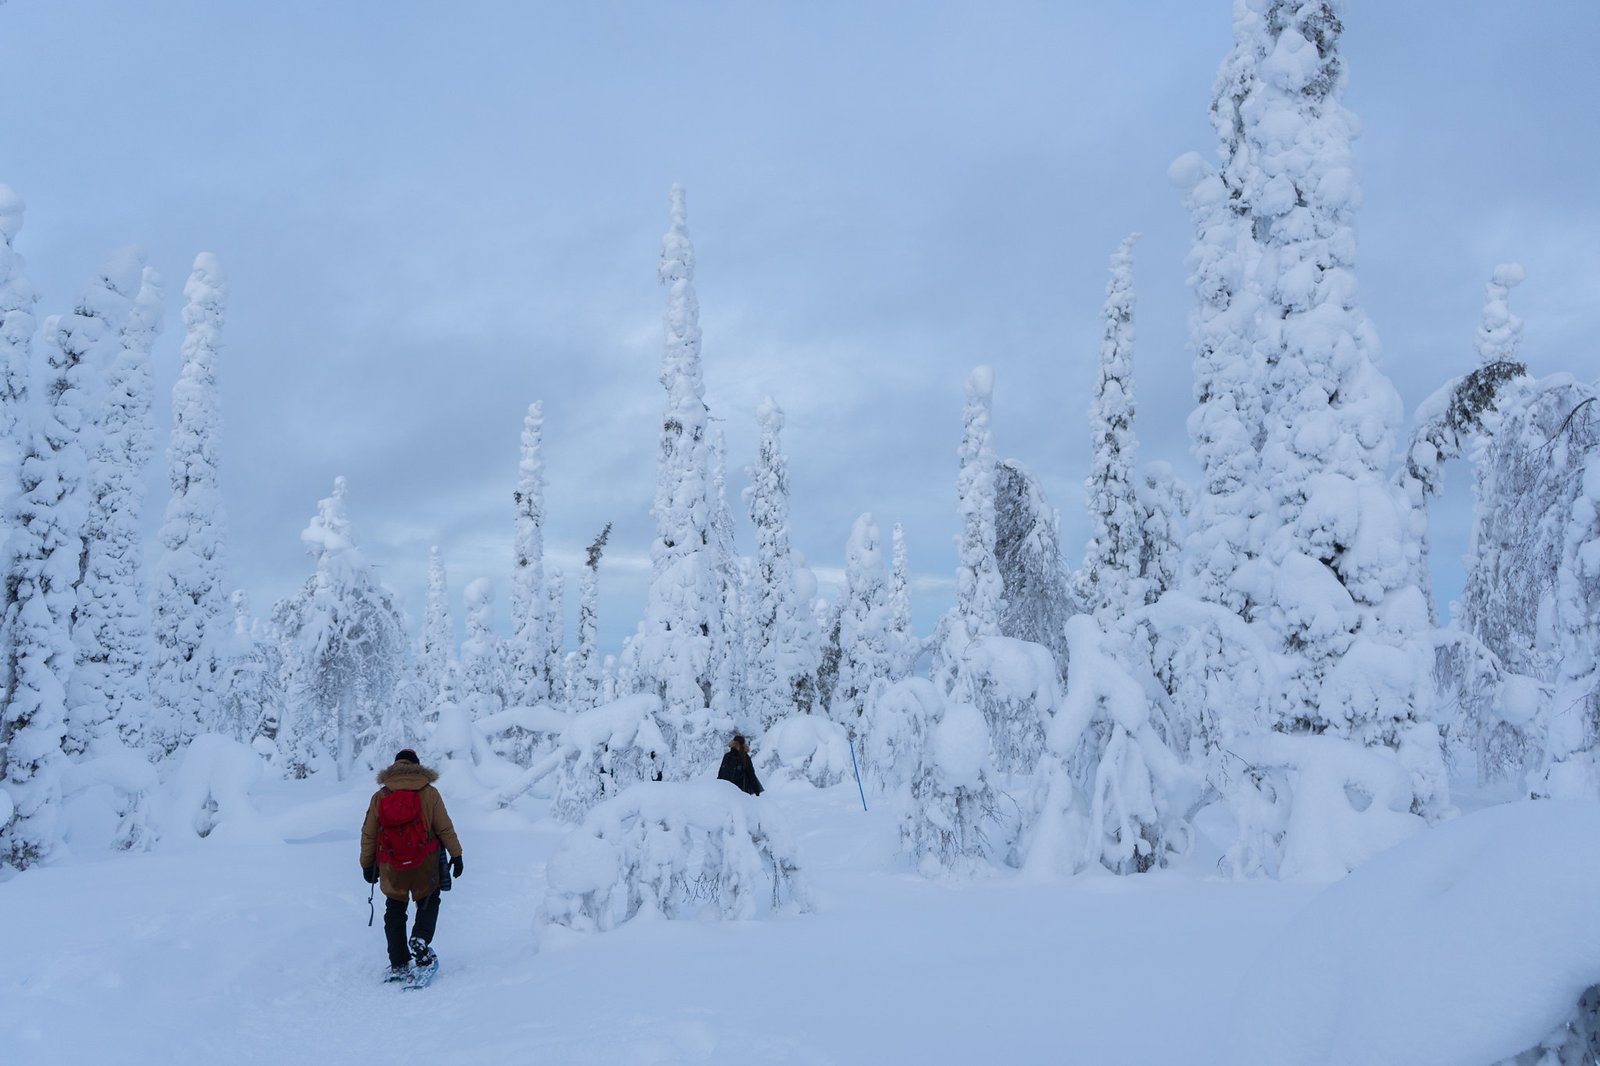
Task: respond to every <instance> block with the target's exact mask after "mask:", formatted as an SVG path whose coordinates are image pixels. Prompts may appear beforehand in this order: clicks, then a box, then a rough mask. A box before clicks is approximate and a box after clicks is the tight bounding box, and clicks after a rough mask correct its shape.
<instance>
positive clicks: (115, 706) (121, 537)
mask: <svg viewBox="0 0 1600 1066" xmlns="http://www.w3.org/2000/svg"><path fill="white" fill-rule="evenodd" d="M96 284H97V285H99V286H103V287H104V288H105V289H106V290H107V291H106V292H105V293H103V294H102V295H101V297H100V298H101V299H102V300H103V301H104V302H105V303H107V304H108V305H114V306H115V307H116V308H117V314H118V316H119V318H120V320H121V328H120V331H119V334H120V335H119V336H118V338H117V343H116V345H115V349H116V350H115V351H114V352H108V354H110V355H111V360H110V362H109V366H108V368H107V373H106V378H105V390H104V394H103V397H102V401H101V404H100V409H99V412H98V416H99V417H98V419H97V424H98V430H99V432H98V434H97V435H96V437H95V440H94V445H93V452H92V454H91V455H90V457H89V489H88V491H89V512H88V520H87V522H86V524H85V526H84V557H83V576H82V579H81V580H80V582H79V584H78V605H77V610H76V612H75V614H74V618H73V627H72V635H73V641H74V642H75V643H76V644H77V646H78V663H77V667H76V669H75V670H74V673H73V683H72V687H71V688H70V689H69V691H68V694H67V703H68V706H69V708H70V711H69V718H68V731H67V738H66V745H65V746H66V750H67V752H68V754H71V755H77V756H81V755H83V754H84V753H85V752H86V751H87V750H88V749H89V747H90V746H91V745H92V744H94V743H95V742H96V741H97V740H101V739H109V738H110V737H111V736H112V735H113V734H115V735H116V737H117V739H118V740H119V742H121V743H122V744H124V745H126V746H131V747H135V748H140V747H143V745H144V740H145V738H144V727H145V720H146V718H147V717H148V715H149V703H150V675H149V659H150V650H151V641H150V615H149V611H148V609H147V607H146V603H145V598H146V588H145V575H144V522H143V515H144V497H145V491H144V474H145V468H146V466H147V465H148V464H149V461H150V457H151V456H152V455H153V454H154V452H155V428H154V425H153V423H152V422H151V417H150V408H151V403H152V401H153V399H154V382H153V379H152V374H151V370H150V348H151V345H152V344H153V343H154V341H155V336H156V334H157V333H158V332H159V331H160V328H161V288H160V281H159V279H158V278H157V277H156V275H155V272H154V271H152V270H151V269H150V268H149V267H147V266H145V265H144V254H143V252H141V251H139V250H138V249H127V250H126V251H123V252H120V253H118V254H117V255H116V256H114V257H113V258H112V260H111V261H110V262H109V263H108V264H107V265H106V268H105V269H104V270H102V271H101V274H100V276H99V278H98V279H97V280H96Z"/></svg>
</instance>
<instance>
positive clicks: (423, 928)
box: [361, 748, 464, 978]
mask: <svg viewBox="0 0 1600 1066" xmlns="http://www.w3.org/2000/svg"><path fill="white" fill-rule="evenodd" d="M438 779H439V772H438V771H437V770H431V769H429V768H428V767H426V766H423V765H422V764H421V760H419V759H418V758H417V753H416V752H415V751H412V750H411V749H410V748H405V749H403V750H401V751H400V752H398V753H397V754H396V755H395V757H394V763H393V765H391V766H388V767H386V768H385V769H382V770H379V771H378V784H379V785H381V786H383V787H382V788H380V789H378V791H377V792H374V793H373V794H372V800H371V801H370V802H369V803H368V804H367V818H366V821H364V822H362V823H361V872H362V876H364V877H365V878H366V880H367V884H369V885H370V884H377V885H378V887H379V888H380V889H381V890H382V891H383V894H384V896H385V897H387V902H386V903H385V904H384V908H383V933H384V938H385V940H386V941H387V943H388V948H389V967H390V971H391V974H390V976H391V977H394V978H401V977H404V976H405V974H406V972H407V971H408V970H409V968H410V964H411V959H412V957H413V956H415V958H416V960H417V965H418V966H428V965H430V964H432V962H433V951H432V949H431V948H430V947H429V945H430V944H431V943H432V942H433V932H434V928H435V926H436V925H437V923H438V921H439V888H440V886H439V875H440V867H441V866H442V865H443V864H442V862H440V861H437V859H436V858H435V857H433V856H430V857H429V859H428V861H426V862H424V863H422V865H420V866H417V867H414V868H413V869H410V870H396V869H393V868H392V867H390V866H389V865H388V864H387V863H384V864H381V865H380V864H379V862H378V802H379V801H380V800H381V799H383V797H384V795H385V794H386V793H389V792H393V791H397V790H400V789H406V790H409V791H412V792H416V793H417V799H418V801H419V803H420V806H421V808H422V824H423V827H424V829H425V831H426V833H427V837H428V839H429V840H430V841H437V842H438V846H440V847H442V848H444V849H445V851H446V852H448V854H449V856H450V872H451V874H452V876H454V877H460V876H461V872H462V869H463V866H464V864H463V863H462V861H461V841H460V840H459V839H458V838H457V837H456V829H455V826H454V825H453V824H452V823H451V821H450V812H448V811H446V810H445V807H444V797H443V796H441V795H439V790H438V789H436V788H434V787H433V783H434V782H435V781H437V780H438ZM408 899H410V900H415V901H416V904H417V921H416V924H415V925H414V926H413V927H412V929H411V939H410V941H409V943H408V942H407V940H406V903H407V900H408Z"/></svg>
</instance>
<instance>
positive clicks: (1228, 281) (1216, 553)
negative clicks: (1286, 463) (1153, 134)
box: [1169, 5, 1266, 618]
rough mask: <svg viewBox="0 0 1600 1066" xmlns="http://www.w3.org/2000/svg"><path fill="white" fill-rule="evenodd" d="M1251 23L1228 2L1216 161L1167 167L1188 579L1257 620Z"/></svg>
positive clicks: (1261, 418)
mask: <svg viewBox="0 0 1600 1066" xmlns="http://www.w3.org/2000/svg"><path fill="white" fill-rule="evenodd" d="M1257 21H1258V16H1257V14H1256V13H1255V12H1253V11H1251V10H1250V9H1248V8H1246V7H1244V6H1243V5H1235V14H1234V26H1235V31H1234V32H1235V36H1234V46H1233V49H1232V51H1230V52H1229V54H1228V57H1227V59H1226V60H1224V62H1223V64H1222V69H1221V70H1220V71H1219V72H1218V74H1217V80H1216V84H1215V87H1214V89H1213V92H1212V98H1211V112H1210V114H1211V124H1212V127H1213V128H1214V129H1215V130H1216V133H1217V139H1218V155H1219V165H1218V166H1216V167H1213V166H1211V165H1210V164H1208V163H1206V162H1205V161H1204V160H1203V159H1202V158H1201V157H1200V156H1199V155H1198V154H1196V153H1189V154H1187V155H1185V156H1182V157H1181V158H1179V159H1178V160H1177V161H1176V162H1174V163H1173V165H1172V168H1171V170H1170V172H1169V174H1170V177H1171V178H1172V181H1173V183H1174V184H1175V185H1177V186H1179V187H1180V188H1182V189H1183V190H1184V202H1185V205H1186V206H1187V207H1188V209H1189V214H1190V218H1191V219H1192V221H1193V223H1194V232H1195V239H1194V244H1193V246H1192V248H1191V250H1190V253H1189V256H1188V259H1187V261H1186V262H1187V266H1188V269H1189V285H1190V287H1191V288H1192V289H1193V290H1194V295H1195V306H1194V311H1193V313H1192V315H1191V317H1190V337H1191V347H1192V348H1193V350H1194V371H1195V401H1196V402H1195V409H1194V412H1193V413H1192V414H1191V415H1190V416H1189V422H1188V429H1189V436H1190V440H1191V441H1192V446H1193V450H1194V455H1195V458H1196V459H1197V460H1198V461H1199V464H1200V470H1201V475H1202V485H1201V491H1200V493H1199V497H1198V499H1197V501H1196V509H1195V522H1194V534H1193V536H1192V539H1191V543H1190V545H1189V558H1190V580H1189V585H1190V587H1191V589H1192V591H1193V592H1194V593H1195V594H1196V595H1198V596H1200V597H1202V598H1203V599H1206V600H1208V601H1210V602H1212V603H1218V604H1221V605H1223V606H1225V607H1227V608H1229V609H1231V610H1233V611H1235V612H1237V613H1238V614H1240V615H1241V616H1243V617H1245V618H1254V617H1255V616H1256V614H1257V611H1258V606H1259V604H1260V602H1261V600H1262V598H1263V597H1264V596H1265V594H1266V593H1265V591H1264V590H1262V589H1261V588H1259V587H1258V585H1259V582H1260V577H1259V575H1258V573H1257V569H1258V568H1257V567H1256V565H1255V560H1256V559H1258V558H1259V557H1260V555H1261V553H1262V550H1261V543H1260V542H1261V537H1262V531H1261V530H1260V529H1259V528H1258V520H1259V519H1260V517H1261V515H1262V514H1263V513H1264V512H1265V510H1266V502H1265V498H1264V494H1263V492H1262V489H1261V485H1260V481H1259V477H1258V469H1259V466H1260V452H1261V446H1262V442H1263V439H1264V434H1265V428H1266V423H1265V412H1266V396H1265V394H1264V393H1265V377H1266V373H1265V371H1266V368H1265V366H1264V365H1263V364H1262V362H1261V358H1260V353H1259V352H1258V351H1257V350H1256V347H1255V343H1254V338H1255V334H1256V325H1255V316H1256V313H1257V308H1258V306H1259V303H1260V299H1259V295H1258V293H1257V291H1256V285H1255V271H1256V261H1257V259H1258V258H1259V256H1260V250H1259V248H1258V247H1257V245H1256V242H1255V233H1254V229H1253V226H1252V219H1251V212H1252V208H1253V204H1254V202H1255V200H1256V198H1257V197H1258V196H1259V195H1260V190H1261V185H1262V179H1261V175H1260V171H1259V167H1258V161H1257V155H1258V151H1257V147H1256V142H1255V139H1254V138H1252V137H1251V136H1249V135H1248V134H1247V132H1246V123H1245V119H1244V116H1243V115H1242V113H1241V107H1242V105H1243V104H1244V102H1245V101H1246V99H1247V98H1248V97H1249V95H1250V92H1251V90H1252V87H1253V86H1254V85H1255V83H1256V80H1257V79H1258V77H1259V72H1258V67H1259V65H1260V62H1261V56H1260V54H1259V48H1258V41H1257V39H1256V36H1255V34H1254V32H1253V30H1254V27H1255V26H1256V23H1257Z"/></svg>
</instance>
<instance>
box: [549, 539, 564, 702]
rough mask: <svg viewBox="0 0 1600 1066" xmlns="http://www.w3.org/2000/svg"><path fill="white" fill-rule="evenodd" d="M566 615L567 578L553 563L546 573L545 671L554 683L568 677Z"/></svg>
mask: <svg viewBox="0 0 1600 1066" xmlns="http://www.w3.org/2000/svg"><path fill="white" fill-rule="evenodd" d="M566 617H567V615H566V578H565V577H564V576H563V575H562V573H561V568H560V567H559V566H555V565H553V564H552V565H550V566H546V567H545V573H544V664H545V665H544V671H545V676H546V677H548V678H550V679H551V680H552V683H553V681H554V679H555V678H558V677H560V678H565V677H566V667H565V665H564V664H565V662H566V652H565V650H564V649H565V647H566V643H567V629H566ZM552 695H554V693H553V692H552Z"/></svg>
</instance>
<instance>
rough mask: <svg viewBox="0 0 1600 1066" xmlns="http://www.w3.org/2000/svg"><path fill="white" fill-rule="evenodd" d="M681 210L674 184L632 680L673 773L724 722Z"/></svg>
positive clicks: (713, 744) (691, 769)
mask: <svg viewBox="0 0 1600 1066" xmlns="http://www.w3.org/2000/svg"><path fill="white" fill-rule="evenodd" d="M685 218H686V215H685V208H684V196H683V188H682V187H681V186H676V185H675V186H673V188H672V223H671V226H670V228H669V229H668V230H667V233H666V236H665V237H664V238H663V239H662V244H661V265H660V278H661V282H662V284H664V285H665V286H667V290H668V296H667V311H666V316H665V321H664V331H665V345H664V348H663V353H662V365H661V384H662V386H663V387H664V388H665V389H666V392H667V406H666V411H665V413H664V415H663V417H662V421H661V440H660V450H659V452H658V454H657V460H656V498H655V506H654V508H653V509H652V513H653V514H654V516H655V521H656V536H655V540H654V542H653V543H652V544H651V548H650V560H651V578H650V593H649V603H648V606H647V608H646V613H645V618H644V621H643V622H642V623H641V624H640V628H639V633H638V642H637V651H638V655H639V678H638V680H639V683H641V684H642V685H644V686H645V691H647V692H651V693H654V694H655V695H657V696H659V697H660V699H661V703H662V727H663V731H664V732H665V733H666V736H667V742H668V744H670V745H671V748H672V753H671V754H672V757H671V761H670V763H669V765H668V768H667V776H668V777H669V778H672V779H679V780H682V779H686V778H689V777H694V776H698V775H699V774H701V773H703V772H704V771H705V769H706V767H707V766H708V765H710V764H712V763H714V761H715V757H716V753H717V748H718V747H719V743H718V738H719V736H720V734H721V733H722V732H723V731H724V729H725V726H726V724H727V723H725V722H723V721H721V720H719V719H718V718H717V717H716V715H714V713H713V708H712V706H711V695H712V688H713V685H714V678H713V669H714V667H715V664H714V663H713V661H712V659H713V649H714V648H716V647H717V645H718V643H719V641H720V639H721V635H722V634H721V632H720V630H721V625H722V600H721V595H720V592H721V590H720V588H719V585H718V581H717V568H716V562H717V560H716V558H715V555H714V551H713V548H712V544H711V536H712V531H711V528H710V525H711V516H712V506H713V501H712V499H711V491H710V472H711V471H710V459H711V456H710V447H711V442H710V439H709V437H708V434H707V420H708V412H707V410H706V402H705V386H704V384H703V383H702V380H701V371H700V309H699V303H698V301H697V299H696V297H695V291H694V247H693V245H691V244H690V242H689V233H688V229H687V226H686V224H685ZM718 710H720V709H718Z"/></svg>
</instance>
